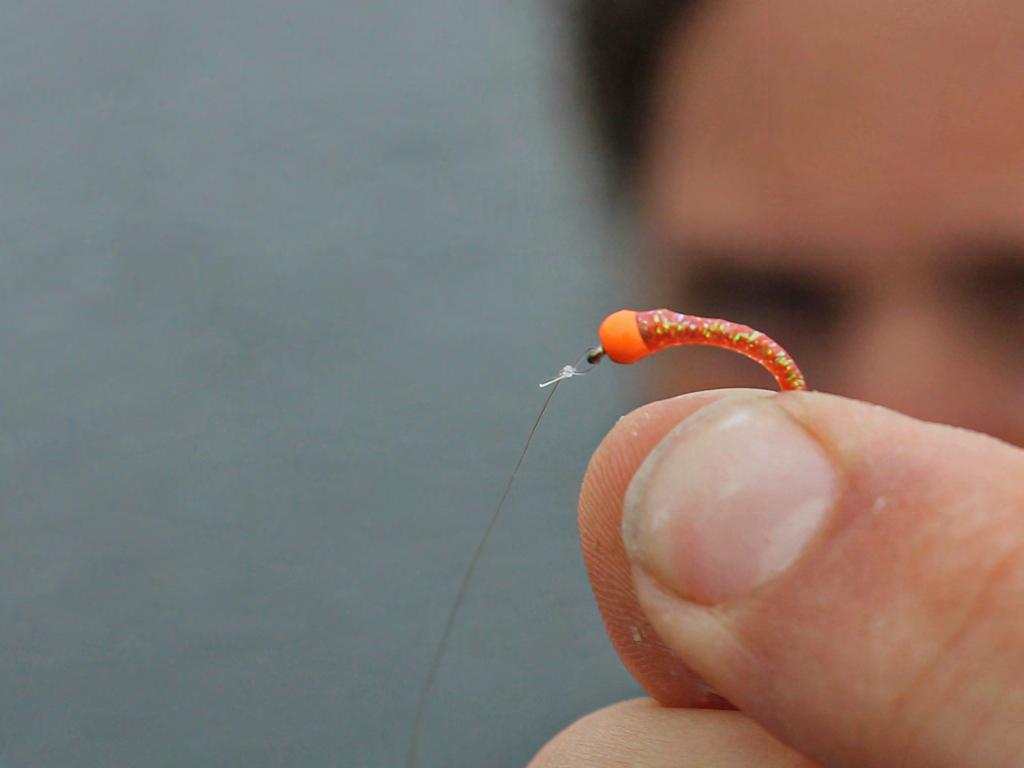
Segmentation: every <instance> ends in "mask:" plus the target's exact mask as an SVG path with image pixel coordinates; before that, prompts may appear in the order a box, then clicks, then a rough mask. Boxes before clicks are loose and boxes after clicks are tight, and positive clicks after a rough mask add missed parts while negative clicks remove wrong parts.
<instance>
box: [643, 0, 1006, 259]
mask: <svg viewBox="0 0 1024 768" xmlns="http://www.w3.org/2000/svg"><path fill="white" fill-rule="evenodd" d="M1022 41H1024V3H1020V2H1019V0H972V2H969V3H968V2H963V0H929V1H928V2H911V1H907V0H904V1H902V2H901V1H900V0H785V1H784V2H771V3H765V2H763V0H712V1H711V2H708V3H707V4H706V5H705V7H704V10H703V11H702V12H701V13H700V14H698V15H697V16H696V17H694V18H691V20H690V21H689V22H688V23H686V24H685V25H683V26H681V27H680V28H679V29H678V30H676V31H675V32H674V33H673V34H672V35H671V36H670V38H669V41H668V43H667V45H666V48H665V51H664V58H663V60H662V63H661V68H660V75H659V79H658V82H657V83H656V88H655V98H654V108H653V113H652V119H651V124H650V125H651V128H650V131H651V132H650V137H649V141H648V145H647V155H646V160H645V164H644V172H643V173H642V174H641V178H642V179H643V181H642V182H641V209H642V211H643V212H644V215H645V217H647V219H648V220H649V221H648V224H649V225H650V227H649V229H650V230H652V231H653V232H654V233H655V236H666V237H670V238H676V239H679V238H696V239H707V238H720V237H721V236H723V234H726V233H727V234H728V236H729V237H732V238H737V239H744V238H756V239H757V240H758V242H759V243H761V244H765V241H771V240H777V241H778V243H776V244H777V245H779V246H786V247H788V246H792V245H794V244H800V245H807V246H812V247H814V248H819V247H820V248H833V247H836V246H837V245H841V244H843V243H850V244H854V245H856V246H857V247H864V246H878V247H885V248H893V247H910V246H911V245H913V246H917V247H922V248H924V247H930V246H932V245H933V244H934V243H932V242H930V241H932V240H941V239H942V238H944V237H948V236H950V235H953V236H959V235H965V236H971V235H973V234H976V233H977V231H978V230H981V231H982V232H987V233H990V234H991V233H993V232H995V233H999V234H1006V235H1007V236H1015V237H1016V238H1019V237H1020V236H1021V235H1024V216H1021V214H1022V213H1024V43H1022ZM767 244H769V245H771V244H772V243H771V242H768V243H767Z"/></svg>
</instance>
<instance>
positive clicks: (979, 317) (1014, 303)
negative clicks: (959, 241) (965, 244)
mask: <svg viewBox="0 0 1024 768" xmlns="http://www.w3.org/2000/svg"><path fill="white" fill-rule="evenodd" d="M975 253H977V251H975ZM950 278H951V279H950V282H951V290H950V291H949V293H950V294H952V296H953V297H954V299H955V300H956V301H957V303H958V304H960V305H961V306H964V307H965V308H966V309H967V311H968V314H969V317H970V321H971V323H972V326H973V328H974V332H975V334H976V335H977V338H978V339H979V342H980V343H981V344H983V345H986V346H989V347H993V348H1001V349H1003V350H1005V351H1011V352H1013V353H1014V354H1019V352H1020V348H1021V345H1022V344H1024V250H1020V249H1015V248H1010V247H1007V248H1002V249H993V248H989V249H987V253H986V254H985V255H984V256H982V257H980V258H979V257H975V258H972V259H971V260H970V262H969V263H968V264H965V265H964V266H963V267H961V268H957V269H954V270H952V271H951V273H950Z"/></svg>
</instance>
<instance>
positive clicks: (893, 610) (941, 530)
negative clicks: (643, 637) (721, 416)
mask: <svg viewBox="0 0 1024 768" xmlns="http://www.w3.org/2000/svg"><path fill="white" fill-rule="evenodd" d="M776 402H778V403H779V404H780V405H781V406H782V407H783V408H784V409H785V410H787V411H788V412H789V413H790V415H792V416H793V417H794V418H795V419H796V420H797V421H798V422H800V423H801V424H802V425H803V426H804V428H805V429H806V430H807V431H808V432H810V433H811V434H812V435H814V436H815V437H816V438H817V439H818V440H819V442H820V443H821V445H822V446H823V447H824V448H825V450H826V452H828V453H829V454H831V455H832V456H833V457H834V460H835V463H836V464H837V465H838V466H839V467H841V472H842V478H841V485H842V492H841V495H840V499H839V501H838V504H837V506H836V508H835V509H834V510H833V513H832V516H831V518H830V519H829V521H828V522H827V524H826V525H825V527H824V528H823V529H822V530H821V531H820V532H819V534H818V536H817V538H815V539H814V540H812V542H811V544H810V545H809V546H808V547H807V548H806V549H805V550H804V552H803V554H802V555H801V557H800V558H799V559H798V560H797V562H796V563H795V565H794V566H793V567H792V568H791V569H790V570H788V571H787V572H786V573H784V574H782V575H781V576H779V577H778V578H776V579H775V580H773V581H770V582H768V583H767V584H765V585H763V586H762V587H761V588H760V589H758V590H756V591H755V592H754V593H752V594H750V595H747V596H745V597H743V598H741V599H738V600H735V601H732V602H729V603H726V604H722V605H719V606H716V607H711V608H708V607H704V606H697V605H695V604H693V603H689V602H688V601H685V600H681V599H679V597H678V596H676V595H672V594H671V593H669V592H667V591H665V590H664V589H662V588H660V587H659V586H657V585H654V583H653V581H652V580H650V579H647V578H646V577H645V574H644V573H643V572H642V571H639V569H638V570H637V572H636V573H635V581H634V583H635V587H636V588H637V590H638V594H639V596H640V600H641V604H642V606H643V610H644V612H645V615H647V616H648V617H649V618H650V619H651V621H652V624H653V626H654V627H655V628H656V631H657V633H658V634H659V636H660V637H662V638H663V639H664V640H665V641H666V643H667V644H668V645H669V646H670V647H671V648H672V650H673V651H674V652H675V653H676V654H677V655H678V656H679V657H680V658H682V659H685V661H686V663H687V664H688V665H689V666H690V668H692V669H694V670H696V672H697V673H698V674H700V675H701V676H702V677H703V678H704V679H706V680H708V681H709V682H710V683H711V684H712V685H714V686H715V688H716V689H717V690H719V691H721V692H722V694H723V695H725V696H727V697H728V698H729V700H730V701H732V702H733V703H734V704H736V705H737V706H738V707H739V708H740V709H741V710H742V711H744V712H745V713H747V714H748V715H750V716H751V717H753V718H754V719H756V720H757V721H758V722H760V723H761V724H762V725H764V726H765V727H766V728H767V729H768V730H769V731H770V732H772V733H774V734H775V735H776V736H777V737H778V738H780V740H782V741H783V742H785V743H787V744H791V745H794V746H795V747H796V748H797V749H799V750H800V751H801V752H802V753H804V754H807V755H810V756H812V757H814V758H815V759H817V760H818V761H819V762H821V763H822V764H826V765H834V766H860V765H873V766H929V768H942V767H943V766H950V767H952V766H958V767H960V768H962V767H963V766H986V767H996V766H998V767H1003V766H1005V767H1007V768H1009V766H1018V765H1024V737H1022V733H1021V730H1020V724H1021V723H1022V722H1024V452H1022V451H1020V450H1019V449H1017V448H1014V447H1012V446H1009V445H1007V444H1005V443H1001V442H1000V441H997V440H995V439H993V438H990V437H987V436H984V435H979V434H977V433H973V432H969V431H966V430H961V429H955V428H952V427H945V426H941V425H935V424H927V423H923V422H919V421H916V420H913V419H910V418H908V417H906V416H902V415H900V414H897V413H894V412H892V411H889V410H887V409H883V408H880V407H877V406H869V405H866V404H863V403H857V402H854V401H849V400H844V399H841V398H836V397H832V396H828V395H823V394H820V393H799V394H784V395H780V396H779V397H778V399H777V401H776Z"/></svg>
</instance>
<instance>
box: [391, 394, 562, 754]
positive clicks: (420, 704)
mask: <svg viewBox="0 0 1024 768" xmlns="http://www.w3.org/2000/svg"><path fill="white" fill-rule="evenodd" d="M565 378H568V376H566V377H565ZM562 381H564V378H560V379H557V380H555V381H553V382H550V383H551V384H552V385H553V386H551V393H550V394H549V395H548V396H547V399H546V400H545V401H544V405H542V406H541V409H540V413H538V414H537V419H536V421H534V422H533V427H531V428H530V434H529V435H528V436H527V438H526V444H525V445H524V446H523V451H522V453H520V454H519V460H518V461H517V462H516V466H515V469H513V470H512V474H511V475H510V476H509V478H508V483H506V484H505V491H504V493H502V494H501V499H500V500H499V501H498V506H496V507H495V508H494V512H493V513H492V514H491V520H490V522H489V523H487V528H486V529H485V530H484V535H483V536H481V537H480V542H479V543H478V544H477V545H476V551H474V552H473V557H472V558H471V559H470V561H469V565H468V566H466V571H465V573H463V575H462V581H461V582H460V584H459V591H458V592H457V593H456V595H455V602H453V603H452V607H451V609H450V610H449V611H448V620H447V621H446V622H445V625H444V631H443V632H442V633H441V642H440V643H439V644H438V646H437V652H436V653H435V654H434V659H433V661H431V662H430V670H429V671H428V672H427V677H426V679H425V680H424V682H423V687H422V688H421V689H420V695H419V699H418V700H417V702H416V720H415V721H414V723H413V726H412V737H411V738H410V740H409V760H408V766H409V768H416V767H417V766H418V765H419V762H418V755H419V744H420V735H421V733H422V731H423V720H424V717H425V715H426V710H427V698H428V697H429V695H430V689H431V688H432V687H433V685H434V678H435V677H436V676H437V671H438V669H440V667H441V661H442V660H443V659H444V655H445V652H446V651H447V650H448V641H449V640H450V639H451V634H452V629H453V628H454V627H455V617H456V616H457V615H458V613H459V608H461V607H462V603H463V601H464V600H465V597H466V592H467V591H468V587H469V583H470V581H471V580H472V579H473V574H474V572H475V571H476V566H477V563H478V562H479V561H480V555H482V554H483V551H484V548H485V547H486V546H487V540H488V539H489V538H490V537H491V531H493V530H494V526H495V524H496V523H497V522H498V517H499V516H500V515H501V510H502V507H504V506H505V500H506V499H508V495H509V493H510V492H511V491H512V483H513V482H515V479H516V475H518V474H519V468H520V467H521V466H523V460H524V459H525V458H526V452H527V451H528V450H529V449H530V443H531V442H533V436H534V434H535V433H536V432H537V427H538V426H539V425H540V420H541V419H542V418H543V417H544V412H545V411H547V409H548V405H550V404H551V400H552V398H554V396H555V392H557V391H558V385H559V384H561V383H562Z"/></svg>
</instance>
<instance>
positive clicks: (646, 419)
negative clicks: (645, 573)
mask: <svg viewBox="0 0 1024 768" xmlns="http://www.w3.org/2000/svg"><path fill="white" fill-rule="evenodd" d="M771 394H772V393H770V392H768V391H765V390H757V389H722V390H711V391H706V392H696V393H692V394H688V395H682V396H680V397H675V398H672V399H669V400H662V401H659V402H655V403H649V404H648V405H645V406H643V407H642V408H638V409H637V410H635V411H633V412H631V413H629V414H627V415H626V416H623V417H622V418H621V419H619V421H618V423H617V424H616V425H615V426H614V427H613V428H612V430H611V431H610V432H609V433H608V435H607V437H605V439H604V440H603V441H602V442H601V445H600V446H598V448H597V450H596V451H595V452H594V455H593V457H592V458H591V460H590V464H589V466H588V468H587V472H586V475H585V477H584V481H583V487H582V489H581V491H580V498H579V531H580V543H581V546H582V548H583V558H584V561H585V563H586V566H587V573H588V575H589V577H590V584H591V587H592V589H593V591H594V597H595V599H596V601H597V606H598V608H599V609H600V611H601V616H602V618H603V619H604V623H605V628H606V630H607V632H608V637H609V638H610V640H611V642H612V645H613V646H614V647H615V650H616V651H617V652H618V654H619V657H620V658H621V659H622V663H623V664H624V665H625V667H626V669H627V670H628V671H629V672H630V674H631V675H633V677H634V678H635V679H636V681H637V682H638V683H639V684H640V685H641V686H643V688H644V690H646V691H647V693H649V694H650V695H651V696H652V697H653V698H654V699H655V700H656V701H658V702H660V703H661V704H664V705H666V706H674V707H683V706H690V707H693V706H700V707H709V708H727V707H729V706H730V705H729V704H728V702H726V701H724V700H723V699H722V698H721V697H720V696H718V695H717V694H715V693H714V692H713V691H711V690H710V689H709V688H708V687H707V685H706V684H704V683H703V682H702V681H701V680H700V679H699V678H698V677H696V676H695V675H694V674H693V673H692V672H691V671H690V669H689V668H688V667H687V666H686V665H685V664H684V663H683V662H682V661H681V660H680V659H679V658H678V657H677V656H676V655H675V654H674V653H673V652H672V651H670V650H669V649H668V647H667V646H666V645H665V644H664V643H663V642H662V641H661V639H660V638H659V637H658V635H657V633H656V632H655V631H654V628H653V627H652V626H651V624H650V622H649V621H648V619H647V617H646V616H645V615H644V613H643V611H642V610H641V608H640V604H639V603H638V602H637V597H636V591H635V590H634V587H633V577H632V573H631V565H630V562H629V559H628V558H627V557H626V552H625V549H624V547H623V544H622V534H621V526H622V501H623V498H624V496H625V493H626V487H627V486H628V485H629V481H630V480H631V479H632V478H633V475H634V473H635V472H636V470H637V468H638V467H639V466H640V464H641V463H642V462H643V460H644V459H645V458H646V457H647V455H648V454H649V453H650V452H651V450H652V449H653V448H654V446H656V445H657V444H658V443H659V442H660V441H661V439H662V438H663V437H665V435H666V434H668V433H669V432H670V431H671V430H672V428H673V427H675V426H676V425H677V424H678V423H679V422H681V421H682V420H683V419H685V418H686V417H687V416H690V415H691V414H693V413H696V412H697V411H699V410H700V409H701V408H704V407H705V406H707V405H710V404H711V403H715V402H718V401H719V400H721V399H723V398H726V397H732V398H756V397H768V396H771Z"/></svg>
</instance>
